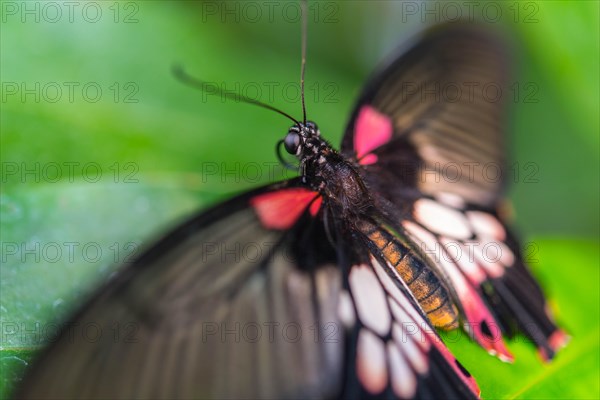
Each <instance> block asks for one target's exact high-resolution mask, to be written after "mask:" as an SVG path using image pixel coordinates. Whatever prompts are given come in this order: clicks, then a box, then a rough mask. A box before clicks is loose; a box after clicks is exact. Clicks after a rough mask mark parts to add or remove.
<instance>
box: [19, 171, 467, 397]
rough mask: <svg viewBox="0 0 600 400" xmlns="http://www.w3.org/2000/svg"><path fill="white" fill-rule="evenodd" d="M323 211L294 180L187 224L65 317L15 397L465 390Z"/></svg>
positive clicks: (379, 274)
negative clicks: (383, 328)
mask: <svg viewBox="0 0 600 400" xmlns="http://www.w3.org/2000/svg"><path fill="white" fill-rule="evenodd" d="M325 209H328V204H327V201H326V200H322V199H321V198H320V197H318V194H317V193H315V192H312V191H310V190H307V189H305V188H303V187H301V186H299V184H298V181H297V180H294V181H289V182H285V183H281V184H275V185H272V186H269V187H266V188H263V189H259V190H256V191H253V192H249V193H247V194H244V195H242V196H240V197H237V198H235V199H233V200H231V201H228V202H225V203H223V204H221V205H218V206H217V207H215V208H213V209H211V210H209V211H207V212H205V213H202V214H200V215H199V216H197V217H195V218H193V219H191V220H189V221H188V222H186V223H185V224H183V225H182V226H180V227H178V228H177V229H176V230H174V231H173V232H172V233H170V234H169V235H167V236H166V237H165V238H164V239H163V240H161V241H160V242H158V243H157V244H156V245H155V246H153V247H152V248H150V249H149V250H148V251H147V252H146V253H144V254H143V255H142V256H141V257H140V259H138V260H137V261H136V262H135V263H134V264H133V265H131V266H129V267H128V268H126V269H125V270H124V271H123V272H122V273H121V274H119V275H118V276H117V277H116V278H115V279H114V280H113V281H112V282H110V284H109V285H107V286H106V288H104V289H103V290H101V291H100V292H99V294H98V295H97V296H96V297H94V298H92V300H91V301H90V302H89V303H88V304H87V305H86V306H85V307H83V308H82V310H81V311H80V312H79V313H78V314H77V315H76V316H75V318H73V319H72V320H71V321H70V322H69V323H67V324H66V326H65V330H63V332H62V333H61V334H60V335H59V336H58V338H57V339H56V341H54V342H53V343H52V344H51V345H50V346H49V348H48V349H47V350H46V351H45V352H44V353H43V354H42V355H41V356H40V358H39V360H37V362H36V363H35V364H34V365H33V366H32V368H31V369H30V370H29V371H27V374H26V376H25V378H24V381H23V382H22V384H21V386H20V388H19V389H18V391H17V393H16V394H15V397H16V398H61V399H68V398H72V399H75V398H77V399H81V398H333V397H339V396H345V397H355V398H358V397H361V398H362V397H377V396H380V395H382V394H387V395H388V396H389V397H403V398H430V397H438V396H442V397H447V398H458V397H460V398H474V397H476V395H477V394H478V389H477V386H476V384H475V382H474V380H473V379H472V378H471V377H470V376H469V375H468V373H467V372H466V371H465V370H464V369H463V368H462V367H460V364H458V363H457V361H456V360H455V359H454V357H452V356H451V355H450V353H449V352H448V350H447V349H446V348H445V347H444V346H443V344H442V343H441V342H440V341H439V338H437V336H436V334H435V332H434V331H433V329H432V328H431V326H430V325H428V324H427V322H425V319H424V318H423V314H422V312H421V311H420V309H419V306H418V304H417V303H416V302H415V301H414V299H412V298H411V297H410V294H409V293H408V292H407V291H406V290H405V289H404V288H403V287H402V284H401V282H400V281H398V280H397V279H396V278H395V277H389V276H387V275H385V272H384V270H383V268H382V267H381V265H380V264H378V262H377V261H376V260H375V258H374V257H373V256H370V255H369V254H370V253H369V251H368V248H367V247H366V246H365V245H364V243H363V242H361V241H360V239H359V238H358V236H357V232H355V230H354V229H353V227H352V226H351V225H348V224H346V223H345V222H344V221H343V220H342V219H340V218H336V217H335V214H334V213H332V211H333V210H328V211H327V212H326V211H325ZM324 215H328V216H329V217H328V218H330V220H329V222H328V223H327V224H325V223H324V218H325V217H324ZM332 237H334V238H335V243H336V244H335V245H333V244H332V242H331V241H330V239H331V238H332ZM382 299H383V302H382V301H381V300H382ZM369 304H373V305H375V306H377V307H379V308H378V309H371V310H369V309H365V306H368V305H369ZM385 321H387V322H385ZM382 323H384V324H385V323H387V327H386V329H387V331H386V332H383V331H381V330H375V331H374V330H373V329H372V328H373V326H374V324H375V325H377V324H379V325H381V324H382Z"/></svg>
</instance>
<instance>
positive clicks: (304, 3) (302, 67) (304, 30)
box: [300, 0, 308, 126]
mask: <svg viewBox="0 0 600 400" xmlns="http://www.w3.org/2000/svg"><path fill="white" fill-rule="evenodd" d="M307 4H308V0H302V3H301V5H302V63H301V65H300V93H301V96H302V115H303V118H304V125H305V126H306V102H305V101H304V71H306V40H307V31H308V26H307V25H308V7H307Z"/></svg>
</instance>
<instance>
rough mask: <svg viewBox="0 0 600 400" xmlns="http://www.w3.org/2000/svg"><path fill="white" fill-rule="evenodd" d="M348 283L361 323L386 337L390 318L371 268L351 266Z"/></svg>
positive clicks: (383, 294)
mask: <svg viewBox="0 0 600 400" xmlns="http://www.w3.org/2000/svg"><path fill="white" fill-rule="evenodd" d="M348 282H349V284H350V290H351V291H352V297H353V298H354V301H355V302H356V309H357V313H358V317H359V318H360V320H361V322H362V323H363V324H364V325H365V326H367V327H368V328H371V329H372V330H373V331H374V332H376V333H378V334H380V335H381V336H384V335H386V334H387V333H388V332H389V331H390V325H391V322H392V318H391V316H390V312H389V308H388V306H387V303H386V299H385V292H384V291H383V288H382V286H381V283H380V282H379V279H377V277H376V276H375V273H374V272H373V271H372V270H371V267H370V266H368V265H365V264H362V265H355V266H353V267H352V269H351V270H350V276H349V277H348Z"/></svg>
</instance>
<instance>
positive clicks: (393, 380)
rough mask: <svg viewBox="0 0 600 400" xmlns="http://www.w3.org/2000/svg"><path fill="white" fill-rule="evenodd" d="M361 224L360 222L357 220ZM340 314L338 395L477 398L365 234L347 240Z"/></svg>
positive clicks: (472, 384) (471, 381)
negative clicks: (342, 382) (343, 379)
mask: <svg viewBox="0 0 600 400" xmlns="http://www.w3.org/2000/svg"><path fill="white" fill-rule="evenodd" d="M358 223H359V224H362V222H358ZM358 237H360V238H358ZM347 243H349V245H348V247H347V249H346V250H345V251H344V254H346V263H343V264H342V269H343V270H346V271H347V282H346V284H345V286H344V290H343V291H342V293H341V299H340V317H341V320H342V322H343V323H344V324H345V326H346V329H347V330H348V331H349V338H348V340H347V343H348V345H347V346H348V347H349V348H350V349H349V351H348V352H347V358H348V357H349V359H348V361H347V362H346V368H347V369H348V370H349V372H348V376H349V377H353V376H356V379H355V380H353V379H349V380H348V381H347V383H346V387H345V391H344V395H343V397H344V398H367V397H377V396H380V397H386V398H419V399H422V398H477V397H478V395H479V388H478V387H477V384H476V383H475V380H474V379H473V378H472V377H471V376H470V375H469V374H468V372H466V370H465V369H464V368H463V367H462V366H461V365H460V363H459V362H458V361H457V360H456V359H455V358H454V356H452V355H451V354H450V352H449V351H448V349H447V348H446V347H445V345H444V344H443V342H442V341H441V339H440V338H439V336H438V335H437V333H436V331H435V329H434V327H433V326H432V325H431V323H430V322H429V320H428V317H427V316H426V314H425V312H424V311H423V309H422V308H421V307H420V305H419V303H418V302H417V300H416V299H415V298H414V296H413V295H412V294H411V290H410V289H409V287H408V286H407V285H406V284H405V283H404V281H403V279H402V278H401V277H400V275H399V274H398V273H397V272H396V270H395V269H393V268H389V266H388V264H387V261H386V260H385V258H383V257H380V256H377V255H376V254H375V253H373V252H371V249H370V246H369V244H368V243H369V238H368V236H362V237H361V235H360V234H359V235H355V239H354V240H353V241H348V242H347Z"/></svg>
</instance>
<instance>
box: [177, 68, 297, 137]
mask: <svg viewBox="0 0 600 400" xmlns="http://www.w3.org/2000/svg"><path fill="white" fill-rule="evenodd" d="M172 70H173V75H175V77H176V78H177V79H179V81H181V82H182V83H184V84H186V85H188V86H191V87H193V88H196V89H200V90H201V91H203V92H205V93H207V94H210V95H220V96H223V97H225V98H227V99H231V100H235V101H241V102H242V103H248V104H254V105H255V106H259V107H262V108H266V109H267V110H271V111H275V112H276V113H278V114H281V115H283V116H284V117H287V118H289V119H290V120H292V121H293V122H294V123H295V124H296V125H298V126H300V123H299V122H298V121H297V120H296V119H295V118H294V117H292V116H291V115H289V114H288V113H286V112H285V111H282V110H280V109H278V108H275V107H273V106H271V105H269V104H266V103H263V102H261V101H258V100H254V99H251V98H249V97H246V96H244V95H242V94H239V93H235V92H232V91H229V90H224V89H221V88H219V87H218V86H217V85H215V84H213V83H209V82H206V81H203V80H201V79H198V78H195V77H193V76H191V75H189V74H188V73H187V72H185V70H184V69H183V67H182V66H181V65H174V66H173V68H172Z"/></svg>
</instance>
